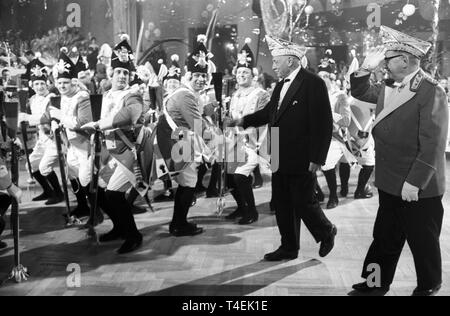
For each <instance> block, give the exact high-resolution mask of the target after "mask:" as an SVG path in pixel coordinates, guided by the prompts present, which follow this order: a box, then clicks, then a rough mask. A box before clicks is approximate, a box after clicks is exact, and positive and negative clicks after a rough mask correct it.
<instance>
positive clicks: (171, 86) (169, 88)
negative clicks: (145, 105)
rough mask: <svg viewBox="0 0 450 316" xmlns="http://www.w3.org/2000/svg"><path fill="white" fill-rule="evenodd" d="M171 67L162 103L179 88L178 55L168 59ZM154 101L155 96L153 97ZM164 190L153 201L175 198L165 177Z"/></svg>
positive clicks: (179, 70)
mask: <svg viewBox="0 0 450 316" xmlns="http://www.w3.org/2000/svg"><path fill="white" fill-rule="evenodd" d="M170 59H171V65H170V67H169V68H168V72H167V75H166V76H165V77H164V79H163V88H164V90H163V91H164V95H163V99H164V100H163V103H166V102H167V98H168V97H169V96H170V95H172V93H174V92H175V91H176V90H177V89H178V88H180V86H181V74H182V72H181V67H180V64H179V60H180V57H179V56H178V55H176V54H175V55H172V56H171V57H170ZM155 99H156V96H155ZM164 189H165V190H166V191H165V192H164V194H162V195H160V196H158V197H156V198H155V199H154V200H155V201H157V202H162V201H171V200H173V199H174V198H175V196H174V193H173V190H172V180H171V179H170V177H169V178H167V177H166V179H165V180H164Z"/></svg>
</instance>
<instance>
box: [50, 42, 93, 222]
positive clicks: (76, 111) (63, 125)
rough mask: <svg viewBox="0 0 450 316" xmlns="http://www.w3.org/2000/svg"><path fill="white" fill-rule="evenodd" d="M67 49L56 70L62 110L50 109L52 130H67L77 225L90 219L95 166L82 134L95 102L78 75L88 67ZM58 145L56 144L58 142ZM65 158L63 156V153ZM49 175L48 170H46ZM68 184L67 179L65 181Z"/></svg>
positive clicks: (53, 157) (69, 165) (53, 162)
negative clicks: (74, 59)
mask: <svg viewBox="0 0 450 316" xmlns="http://www.w3.org/2000/svg"><path fill="white" fill-rule="evenodd" d="M66 53H67V49H65V48H62V49H61V54H60V57H59V62H58V64H57V65H56V66H55V67H54V77H55V79H56V87H57V88H58V91H59V92H60V94H61V100H60V105H58V106H60V108H57V107H55V106H53V105H51V106H50V107H49V114H50V117H51V119H52V120H53V121H52V126H53V127H52V129H53V130H54V131H55V130H56V129H60V130H64V131H65V133H64V132H63V133H62V139H65V140H67V142H65V141H63V142H64V143H65V145H66V146H67V148H65V149H63V151H66V152H67V154H66V163H67V168H68V171H69V172H68V175H67V176H68V178H69V179H70V183H71V185H72V188H73V190H74V193H75V196H76V198H77V203H78V205H77V207H76V208H75V209H74V210H73V211H71V213H70V216H71V217H72V219H74V220H75V221H76V220H77V219H79V218H81V217H86V216H89V215H90V208H89V205H88V189H87V188H88V186H89V183H90V182H91V166H90V160H89V157H88V156H89V148H90V143H89V135H88V134H87V133H86V132H84V131H82V130H81V126H83V125H85V124H86V123H88V122H92V112H91V101H90V98H89V92H88V91H87V90H85V89H84V87H83V88H81V87H82V85H79V83H78V79H77V78H78V74H79V72H82V71H85V69H84V67H80V65H79V64H78V66H77V65H76V64H74V63H73V62H72V61H71V60H70V59H69V58H68V56H67V55H66ZM55 142H56V141H55ZM60 154H62V153H60ZM50 158H52V160H51V161H48V163H49V165H53V164H55V163H56V162H57V161H58V156H57V155H52V156H51V157H50ZM44 171H45V170H44ZM62 181H66V179H62Z"/></svg>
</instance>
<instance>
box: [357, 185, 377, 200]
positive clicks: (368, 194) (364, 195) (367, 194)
mask: <svg viewBox="0 0 450 316" xmlns="http://www.w3.org/2000/svg"><path fill="white" fill-rule="evenodd" d="M371 198H373V192H372V190H371V189H370V187H369V186H367V187H366V188H365V189H364V191H356V192H355V200H364V199H371Z"/></svg>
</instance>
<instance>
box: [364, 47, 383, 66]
mask: <svg viewBox="0 0 450 316" xmlns="http://www.w3.org/2000/svg"><path fill="white" fill-rule="evenodd" d="M385 54H386V48H384V47H375V48H372V49H370V50H369V51H368V53H367V56H366V59H365V60H364V63H363V65H362V67H361V68H362V69H366V70H368V71H374V70H375V69H376V68H377V67H378V66H379V65H380V64H381V63H382V62H383V61H384V58H385V57H386V56H385Z"/></svg>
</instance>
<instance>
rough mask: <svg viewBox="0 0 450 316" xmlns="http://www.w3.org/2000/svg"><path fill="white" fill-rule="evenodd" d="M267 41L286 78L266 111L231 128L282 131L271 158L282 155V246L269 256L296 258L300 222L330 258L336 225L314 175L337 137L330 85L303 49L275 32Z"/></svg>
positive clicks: (277, 186)
mask: <svg viewBox="0 0 450 316" xmlns="http://www.w3.org/2000/svg"><path fill="white" fill-rule="evenodd" d="M266 39H267V42H268V44H269V49H270V50H271V52H272V55H273V69H274V71H275V72H276V73H277V74H278V76H279V78H280V79H281V80H280V82H279V83H278V84H277V86H276V88H275V91H274V93H273V95H272V98H271V100H270V102H269V104H268V105H267V106H266V107H265V108H264V109H263V110H260V111H258V112H256V113H254V114H251V115H248V116H245V117H244V118H243V119H241V120H237V121H234V122H231V126H233V125H238V126H243V127H244V128H248V127H251V126H253V127H259V126H263V125H266V124H271V127H272V128H278V132H279V152H274V151H272V159H274V155H277V157H275V158H278V159H279V165H278V168H275V169H277V170H274V174H273V175H272V191H273V193H272V194H273V201H274V204H275V211H276V218H277V223H278V228H279V230H280V234H281V247H280V248H279V249H278V250H276V251H275V252H273V253H269V254H267V255H266V256H265V257H264V258H265V260H267V261H281V260H285V259H288V260H292V259H296V258H297V257H298V252H299V249H300V225H301V221H303V222H304V223H305V225H306V226H307V227H308V229H309V230H310V232H311V233H312V234H313V236H314V238H315V239H316V241H317V242H321V245H320V251H319V255H320V256H321V257H325V256H327V255H328V254H329V253H330V252H331V250H332V249H333V247H334V239H335V236H336V234H337V229H336V227H335V226H334V225H333V224H332V223H330V221H329V220H328V219H327V218H326V216H325V214H324V213H323V211H322V209H321V208H320V205H319V203H318V202H317V201H316V199H315V197H314V188H315V180H314V179H315V177H314V174H315V172H317V171H318V170H319V168H320V166H321V165H324V164H325V160H326V156H327V152H328V149H329V147H330V142H331V136H332V126H333V124H332V115H331V106H330V101H329V99H328V92H327V88H326V85H325V83H324V82H323V80H322V79H320V77H318V76H315V75H313V74H312V73H310V72H308V71H307V70H305V69H303V68H302V67H301V63H300V62H301V59H302V58H303V56H304V55H305V52H306V49H305V48H304V47H300V46H298V45H296V44H293V43H290V42H287V41H283V40H282V39H277V38H273V37H270V36H267V37H266ZM272 136H273V135H272ZM273 142H274V141H272V143H273Z"/></svg>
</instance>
